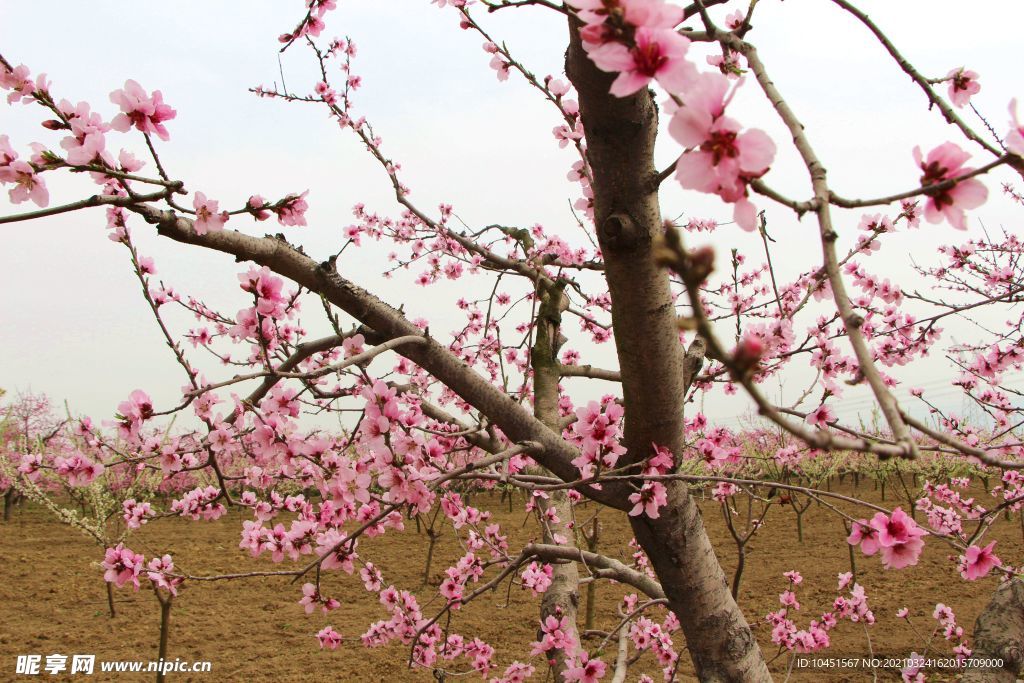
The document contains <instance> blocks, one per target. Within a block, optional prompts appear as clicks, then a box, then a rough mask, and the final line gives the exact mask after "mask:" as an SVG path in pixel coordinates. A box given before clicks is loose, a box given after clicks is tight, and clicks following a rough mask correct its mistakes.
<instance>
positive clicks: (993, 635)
mask: <svg viewBox="0 0 1024 683" xmlns="http://www.w3.org/2000/svg"><path fill="white" fill-rule="evenodd" d="M973 646H974V652H973V654H972V655H971V659H972V660H976V661H977V660H986V659H1001V660H1002V661H1003V666H1002V667H1001V668H994V669H990V668H970V667H968V668H967V669H965V671H964V676H963V678H962V679H961V680H962V681H963V682H964V683H1004V682H1005V683H1014V681H1017V680H1019V679H1018V678H1017V676H1018V674H1019V673H1020V671H1021V668H1022V665H1024V581H1021V580H1020V579H1013V580H1012V581H1008V582H1007V583H1004V584H1002V585H1001V586H999V588H997V589H996V592H995V594H994V595H993V596H992V600H991V601H990V602H989V603H988V607H986V608H985V611H983V612H982V613H981V614H979V615H978V619H977V621H975V622H974V643H973Z"/></svg>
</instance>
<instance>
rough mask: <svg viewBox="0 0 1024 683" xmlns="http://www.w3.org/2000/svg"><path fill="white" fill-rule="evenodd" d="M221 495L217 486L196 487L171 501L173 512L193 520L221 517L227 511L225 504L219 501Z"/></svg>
mask: <svg viewBox="0 0 1024 683" xmlns="http://www.w3.org/2000/svg"><path fill="white" fill-rule="evenodd" d="M220 497H221V491H220V489H218V488H217V487H216V486H207V487H206V488H196V489H193V490H191V491H189V492H188V493H186V494H185V495H184V496H182V497H181V498H179V499H177V500H174V501H171V512H174V513H176V514H179V515H181V516H182V517H189V518H191V519H193V520H199V519H205V520H211V521H212V520H215V519H219V518H220V517H221V516H222V515H224V513H226V512H227V508H225V507H224V504H223V503H220V502H218V500H219V498H220Z"/></svg>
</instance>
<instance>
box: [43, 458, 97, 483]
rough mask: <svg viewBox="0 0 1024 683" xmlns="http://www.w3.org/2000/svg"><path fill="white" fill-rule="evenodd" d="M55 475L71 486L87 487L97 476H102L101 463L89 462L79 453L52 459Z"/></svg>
mask: <svg viewBox="0 0 1024 683" xmlns="http://www.w3.org/2000/svg"><path fill="white" fill-rule="evenodd" d="M54 465H55V468H56V471H57V474H59V475H60V476H62V477H64V478H65V479H67V481H68V484H70V485H71V486H88V485H89V484H91V483H92V482H93V480H94V479H95V478H96V477H98V476H99V475H101V474H103V463H100V462H94V461H92V460H89V459H88V458H86V457H85V456H84V455H82V454H81V453H75V454H74V455H72V456H71V457H68V458H64V457H57V458H56V459H54Z"/></svg>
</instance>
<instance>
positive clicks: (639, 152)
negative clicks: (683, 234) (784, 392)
mask: <svg viewBox="0 0 1024 683" xmlns="http://www.w3.org/2000/svg"><path fill="white" fill-rule="evenodd" d="M578 29H579V23H578V22H577V21H575V20H574V19H570V20H569V34H570V42H569V50H568V52H567V53H566V74H567V75H568V77H569V79H570V80H571V81H572V82H573V84H574V85H575V86H576V90H577V91H578V93H579V100H580V113H581V117H582V122H583V128H584V131H585V134H586V142H587V157H588V161H589V163H590V168H591V171H592V175H593V191H594V214H595V224H596V226H597V236H598V240H599V243H600V246H601V252H602V254H603V255H604V259H605V276H606V278H607V282H608V291H609V293H610V294H611V301H612V324H613V327H614V334H615V344H616V351H617V353H618V359H619V369H620V372H621V375H622V390H623V398H624V402H625V409H626V418H625V419H626V423H625V439H624V442H625V446H626V448H627V451H628V452H627V454H626V457H625V460H623V461H620V463H619V464H620V465H624V464H628V463H630V462H638V461H641V460H643V459H644V458H646V457H648V456H649V455H651V454H652V444H657V445H659V446H663V447H667V448H669V449H670V450H671V451H672V453H674V454H675V456H676V458H679V457H681V456H682V453H683V431H684V430H683V428H684V424H683V401H684V389H685V386H686V384H687V378H686V377H685V374H686V373H685V371H684V355H683V348H682V345H681V344H680V341H679V328H678V325H677V317H676V310H675V304H674V299H673V296H672V292H671V290H670V286H669V279H668V275H667V273H666V272H665V271H664V270H663V269H662V268H660V267H658V266H657V265H656V264H655V262H654V259H653V258H652V248H653V242H654V239H655V238H656V237H657V236H658V235H660V234H661V233H662V231H663V223H662V219H661V209H660V206H659V203H658V194H657V183H656V180H655V179H656V177H657V171H656V169H655V168H654V161H653V156H654V142H655V137H656V135H657V128H658V112H657V108H656V106H655V103H654V99H653V96H652V94H651V92H650V91H648V90H647V89H644V90H642V91H640V92H639V93H637V94H635V95H632V96H630V97H625V98H617V97H614V96H612V95H610V94H609V88H610V86H611V82H612V80H613V76H612V75H611V74H607V73H603V72H601V71H599V70H598V69H597V68H596V67H595V66H594V65H593V63H592V62H591V61H590V59H589V58H588V57H587V55H586V53H585V52H584V51H583V48H582V45H581V43H580V38H579V31H578ZM667 488H668V493H669V495H668V504H667V505H666V506H665V507H663V508H662V509H661V511H660V516H659V517H658V518H657V519H650V518H648V517H646V516H641V517H632V518H631V519H630V521H631V523H632V527H633V532H634V534H635V535H636V539H637V541H638V542H639V543H640V545H641V547H642V548H643V549H644V551H645V552H646V553H647V555H648V557H649V558H650V560H651V565H652V567H653V568H654V571H655V572H656V573H657V575H658V579H659V580H660V581H661V585H662V587H663V589H664V591H665V594H666V596H667V597H668V600H669V605H670V607H671V609H672V611H673V612H674V613H675V614H676V616H677V617H678V618H679V622H680V624H681V625H682V629H683V633H684V635H685V637H686V645H687V649H688V650H689V652H690V655H691V657H692V660H693V664H694V667H695V669H696V672H697V676H698V678H699V679H700V680H701V681H743V682H745V683H746V682H750V681H770V680H771V676H770V675H769V673H768V667H767V665H766V664H765V661H764V658H763V656H762V654H761V650H760V648H759V647H758V645H757V641H756V639H755V638H754V635H753V634H752V632H751V630H750V627H749V626H748V624H747V621H746V619H745V618H744V616H743V613H742V612H741V611H740V609H739V607H738V606H737V604H736V601H735V600H734V599H733V597H732V594H731V593H730V591H729V587H728V584H727V583H726V578H725V574H724V572H723V571H722V568H721V565H720V564H719V562H718V560H717V558H716V557H715V553H714V550H713V549H712V547H711V543H710V541H709V540H708V537H707V533H706V531H705V529H704V525H703V522H702V520H701V517H700V512H699V510H698V509H697V505H696V503H695V502H694V501H693V500H692V499H691V498H690V496H689V494H688V492H687V490H686V487H685V486H684V485H682V484H680V483H678V482H677V483H672V484H669V485H668V487H667Z"/></svg>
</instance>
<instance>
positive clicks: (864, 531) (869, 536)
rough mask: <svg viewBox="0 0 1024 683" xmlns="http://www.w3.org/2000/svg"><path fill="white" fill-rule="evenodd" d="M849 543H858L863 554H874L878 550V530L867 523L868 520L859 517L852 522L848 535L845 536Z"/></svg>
mask: <svg viewBox="0 0 1024 683" xmlns="http://www.w3.org/2000/svg"><path fill="white" fill-rule="evenodd" d="M846 542H847V543H849V544H850V545H858V544H859V545H860V550H861V552H862V553H864V554H865V555H874V554H875V553H877V552H878V548H879V545H878V532H877V531H876V530H875V529H874V528H873V527H871V526H870V525H869V524H868V520H866V519H861V520H858V521H856V522H854V523H853V525H852V530H851V531H850V535H849V536H848V537H847V538H846Z"/></svg>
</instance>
